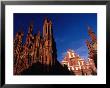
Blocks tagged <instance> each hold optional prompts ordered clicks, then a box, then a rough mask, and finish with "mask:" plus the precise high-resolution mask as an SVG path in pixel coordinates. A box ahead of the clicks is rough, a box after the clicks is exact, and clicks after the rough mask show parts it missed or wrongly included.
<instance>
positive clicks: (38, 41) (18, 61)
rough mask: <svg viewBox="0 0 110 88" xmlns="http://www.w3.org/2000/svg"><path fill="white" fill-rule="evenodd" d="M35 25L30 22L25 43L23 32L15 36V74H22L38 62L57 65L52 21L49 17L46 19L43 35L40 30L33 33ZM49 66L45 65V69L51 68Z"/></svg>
mask: <svg viewBox="0 0 110 88" xmlns="http://www.w3.org/2000/svg"><path fill="white" fill-rule="evenodd" d="M33 26H34V25H33V24H30V26H29V29H28V34H27V36H26V42H25V43H24V44H23V43H22V38H23V35H24V33H23V32H17V33H16V36H15V38H14V74H20V73H21V72H22V71H23V70H25V69H28V68H29V67H30V66H32V64H34V63H37V62H39V63H40V64H43V65H44V64H45V65H46V66H48V67H47V68H49V67H51V66H53V65H55V61H56V58H57V55H56V46H55V45H56V44H55V41H54V38H53V30H52V22H51V21H50V20H48V19H45V20H44V24H43V35H42V36H41V34H40V31H39V32H38V33H37V34H34V35H33V33H32V32H33ZM47 68H46V67H44V69H45V70H49V69H47Z"/></svg>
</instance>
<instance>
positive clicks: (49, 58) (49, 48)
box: [43, 19, 54, 66]
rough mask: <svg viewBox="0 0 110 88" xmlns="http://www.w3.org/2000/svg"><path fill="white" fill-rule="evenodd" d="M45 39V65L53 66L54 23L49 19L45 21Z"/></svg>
mask: <svg viewBox="0 0 110 88" xmlns="http://www.w3.org/2000/svg"><path fill="white" fill-rule="evenodd" d="M43 39H44V61H43V64H47V65H49V66H51V65H52V64H53V41H54V40H53V33H52V22H51V21H50V20H48V19H45V20H44V25H43Z"/></svg>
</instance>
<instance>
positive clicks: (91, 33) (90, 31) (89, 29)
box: [88, 27, 97, 43]
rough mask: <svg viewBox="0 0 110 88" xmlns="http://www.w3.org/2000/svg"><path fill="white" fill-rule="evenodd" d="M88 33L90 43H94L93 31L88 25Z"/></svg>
mask: <svg viewBox="0 0 110 88" xmlns="http://www.w3.org/2000/svg"><path fill="white" fill-rule="evenodd" d="M88 34H89V36H90V38H91V40H92V43H95V42H96V41H97V39H96V35H95V33H94V32H93V31H92V29H91V28H90V27H88Z"/></svg>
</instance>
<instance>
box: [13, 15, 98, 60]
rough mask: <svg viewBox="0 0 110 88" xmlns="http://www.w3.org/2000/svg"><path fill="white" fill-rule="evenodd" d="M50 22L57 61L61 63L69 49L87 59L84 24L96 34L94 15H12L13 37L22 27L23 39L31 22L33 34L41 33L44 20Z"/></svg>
mask: <svg viewBox="0 0 110 88" xmlns="http://www.w3.org/2000/svg"><path fill="white" fill-rule="evenodd" d="M45 17H47V18H48V19H50V20H52V24H53V32H54V39H55V41H56V47H57V56H58V57H57V59H58V60H59V61H61V60H62V59H63V58H64V55H65V53H66V51H67V50H68V49H69V48H70V49H72V50H74V51H75V52H76V53H78V54H79V55H80V56H81V57H82V58H85V59H86V58H87V56H88V50H87V47H86V44H85V40H86V39H90V38H89V36H88V31H87V26H86V23H87V24H88V25H89V26H90V27H92V28H93V31H94V32H95V34H97V14H96V13H14V36H15V33H16V32H18V31H19V29H20V28H21V27H22V28H23V31H24V33H25V34H24V38H23V41H25V37H26V34H27V31H28V27H29V24H30V23H31V22H32V21H33V23H34V29H33V33H37V31H38V30H40V31H41V33H42V31H43V21H44V18H45Z"/></svg>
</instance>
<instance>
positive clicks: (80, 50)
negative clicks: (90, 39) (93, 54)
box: [75, 45, 88, 59]
mask: <svg viewBox="0 0 110 88" xmlns="http://www.w3.org/2000/svg"><path fill="white" fill-rule="evenodd" d="M75 51H76V53H78V54H79V56H80V57H81V58H84V59H87V57H88V49H87V46H86V45H82V46H81V47H79V48H77V49H76V50H75Z"/></svg>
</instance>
